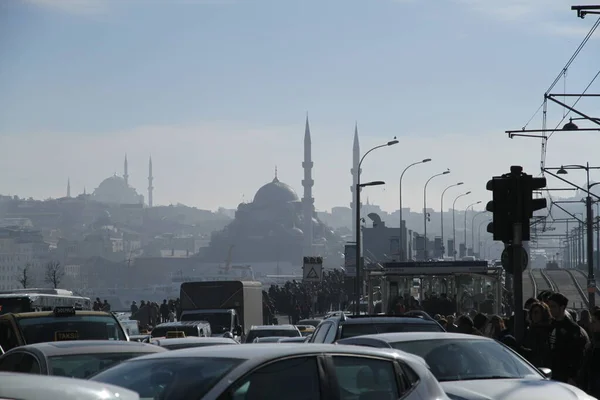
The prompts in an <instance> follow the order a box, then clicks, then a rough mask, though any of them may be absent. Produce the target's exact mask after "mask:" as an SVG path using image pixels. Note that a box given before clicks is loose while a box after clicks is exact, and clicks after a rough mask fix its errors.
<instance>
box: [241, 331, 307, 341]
mask: <svg viewBox="0 0 600 400" xmlns="http://www.w3.org/2000/svg"><path fill="white" fill-rule="evenodd" d="M275 336H276V337H298V336H302V335H300V332H299V331H297V330H295V329H257V330H254V331H250V333H248V336H247V337H246V343H252V342H253V341H254V339H256V338H264V337H275Z"/></svg>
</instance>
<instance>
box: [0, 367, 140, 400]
mask: <svg viewBox="0 0 600 400" xmlns="http://www.w3.org/2000/svg"><path fill="white" fill-rule="evenodd" d="M0 398H1V399H3V400H13V399H19V400H38V399H44V400H139V398H140V396H139V395H138V394H137V393H135V392H133V391H131V390H127V389H124V388H121V387H117V386H113V385H109V384H106V383H98V382H91V381H84V380H81V379H72V378H60V377H56V376H43V375H37V376H33V375H27V374H18V373H8V372H0Z"/></svg>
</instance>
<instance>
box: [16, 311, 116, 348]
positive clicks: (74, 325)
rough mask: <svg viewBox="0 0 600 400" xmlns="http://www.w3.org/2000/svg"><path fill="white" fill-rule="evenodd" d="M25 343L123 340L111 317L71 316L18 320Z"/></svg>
mask: <svg viewBox="0 0 600 400" xmlns="http://www.w3.org/2000/svg"><path fill="white" fill-rule="evenodd" d="M17 323H18V324H19V326H20V327H21V332H23V336H24V337H25V342H26V343H28V344H32V343H43V342H54V341H55V340H57V338H58V339H60V338H62V337H65V338H71V339H73V338H74V339H79V340H125V333H124V332H123V329H122V328H121V325H120V324H119V323H118V322H117V320H116V319H115V318H114V317H112V316H108V315H107V316H104V315H72V316H64V317H55V316H51V317H35V318H19V319H18V320H17Z"/></svg>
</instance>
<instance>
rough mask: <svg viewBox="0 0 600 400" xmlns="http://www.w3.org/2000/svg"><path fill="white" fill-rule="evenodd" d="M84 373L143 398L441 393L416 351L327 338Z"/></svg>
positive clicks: (410, 398) (203, 351)
mask: <svg viewBox="0 0 600 400" xmlns="http://www.w3.org/2000/svg"><path fill="white" fill-rule="evenodd" d="M91 379H92V380H93V381H97V382H104V383H109V384H113V385H117V386H122V387H125V388H127V389H130V390H133V391H135V392H137V393H138V394H139V395H140V397H141V398H142V399H154V398H160V399H161V400H192V399H193V400H196V399H198V400H199V399H205V400H211V399H235V400H280V399H286V400H306V399H311V400H313V399H314V400H318V399H349V398H351V399H358V400H369V399H382V400H385V399H389V400H392V399H393V400H395V399H399V398H402V399H406V400H437V399H440V400H441V399H444V400H447V399H448V397H446V394H445V393H444V391H443V389H442V388H441V386H440V384H439V383H438V382H437V381H436V380H435V378H434V377H433V375H432V374H431V372H429V370H428V368H427V365H426V364H425V361H423V360H422V359H421V358H419V357H416V356H413V355H411V354H407V353H403V352H400V351H394V350H382V349H371V348H363V347H359V346H339V345H331V344H327V345H322V344H315V345H310V346H304V345H300V346H299V345H296V344H278V345H276V346H265V345H261V344H247V345H243V346H212V347H203V348H196V349H185V350H175V351H170V352H166V353H160V354H154V355H149V356H144V357H139V358H137V359H134V360H129V361H125V362H123V363H121V364H119V365H117V366H114V367H112V368H110V369H107V370H105V371H103V372H101V373H99V374H98V375H96V376H94V377H92V378H91ZM191 394H193V396H192V397H190V395H191Z"/></svg>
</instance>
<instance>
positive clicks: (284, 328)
mask: <svg viewBox="0 0 600 400" xmlns="http://www.w3.org/2000/svg"><path fill="white" fill-rule="evenodd" d="M297 329H298V328H296V327H295V326H294V325H291V324H285V325H253V326H252V327H251V328H250V330H253V331H266V330H277V331H295V330H297Z"/></svg>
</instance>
